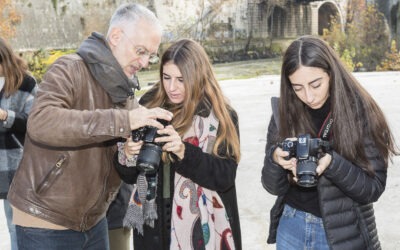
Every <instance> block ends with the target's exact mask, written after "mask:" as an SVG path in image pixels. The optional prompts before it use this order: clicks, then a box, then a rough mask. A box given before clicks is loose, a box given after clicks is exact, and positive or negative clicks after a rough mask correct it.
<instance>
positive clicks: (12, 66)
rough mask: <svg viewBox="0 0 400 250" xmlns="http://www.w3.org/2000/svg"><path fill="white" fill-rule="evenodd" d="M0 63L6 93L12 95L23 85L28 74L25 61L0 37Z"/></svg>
mask: <svg viewBox="0 0 400 250" xmlns="http://www.w3.org/2000/svg"><path fill="white" fill-rule="evenodd" d="M0 65H1V67H2V68H3V75H4V77H5V83H4V87H3V89H4V95H5V96H10V95H11V94H13V93H14V92H16V91H17V90H18V88H19V87H20V86H21V84H22V81H23V80H24V76H25V75H26V74H28V66H27V65H26V63H25V61H24V60H23V59H22V58H20V57H19V56H17V55H15V53H14V51H13V50H12V48H11V46H10V45H9V44H8V43H7V42H6V41H5V40H4V39H3V38H1V37H0Z"/></svg>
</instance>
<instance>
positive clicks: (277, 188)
mask: <svg viewBox="0 0 400 250" xmlns="http://www.w3.org/2000/svg"><path fill="white" fill-rule="evenodd" d="M277 135H278V128H277V127H276V123H275V119H274V116H272V117H271V120H270V122H269V126H268V132H267V144H266V146H265V157H264V166H263V168H262V171H261V183H262V185H263V187H264V188H265V189H266V190H267V191H268V192H269V193H271V194H272V195H283V194H285V193H286V192H287V190H288V189H289V187H290V183H289V179H288V171H287V170H285V169H283V168H282V167H281V166H279V165H278V164H276V163H275V162H274V161H273V160H272V154H273V152H274V151H275V149H276V140H277Z"/></svg>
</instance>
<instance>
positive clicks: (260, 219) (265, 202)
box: [0, 72, 400, 250]
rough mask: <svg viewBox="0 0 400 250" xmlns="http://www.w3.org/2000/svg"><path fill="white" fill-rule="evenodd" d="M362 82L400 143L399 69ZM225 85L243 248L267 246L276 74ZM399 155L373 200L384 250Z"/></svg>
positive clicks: (0, 229) (1, 243) (399, 244)
mask: <svg viewBox="0 0 400 250" xmlns="http://www.w3.org/2000/svg"><path fill="white" fill-rule="evenodd" d="M356 77H357V78H358V79H359V80H360V82H361V83H362V85H363V86H364V87H365V88H366V89H367V90H368V91H369V92H370V93H371V94H372V95H373V97H374V98H375V99H376V100H377V102H378V103H379V105H380V106H381V107H382V109H383V110H384V112H385V114H386V116H387V119H388V121H389V123H390V124H391V127H392V129H393V132H394V133H395V137H396V140H397V142H398V144H399V145H400V101H399V97H398V96H399V95H400V72H384V73H360V74H356ZM221 85H222V87H223V89H224V91H225V94H226V96H227V97H228V98H229V99H230V100H231V103H232V106H233V107H234V108H235V109H236V111H237V112H238V114H239V119H240V120H239V121H240V131H241V132H240V133H241V145H242V160H241V162H240V166H239V170H238V174H237V189H238V190H237V192H238V199H239V209H240V218H241V226H242V240H243V249H245V250H269V249H275V246H274V245H267V244H266V237H267V229H268V226H269V210H270V208H271V207H272V204H273V202H274V200H275V197H273V196H272V195H270V194H268V193H267V191H265V190H264V189H263V187H262V185H261V183H260V176H261V168H262V165H263V159H264V147H265V136H266V131H267V125H268V122H269V119H270V116H271V105H270V97H271V96H276V95H278V93H279V77H278V76H261V77H258V78H253V79H246V80H227V81H222V82H221ZM399 167H400V157H396V158H394V161H393V163H392V164H391V166H390V169H389V174H388V180H387V186H386V191H385V193H384V194H383V195H382V197H381V198H380V200H379V201H378V202H377V203H376V204H375V215H376V220H377V226H378V233H379V237H380V240H381V243H382V247H383V249H385V250H400V230H399V228H398V227H399V225H400V215H399V213H398V211H399V209H400V168H399ZM0 249H1V250H3V249H4V250H8V249H9V239H8V234H7V229H6V222H5V218H4V212H3V204H2V202H0Z"/></svg>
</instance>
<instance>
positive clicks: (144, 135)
mask: <svg viewBox="0 0 400 250" xmlns="http://www.w3.org/2000/svg"><path fill="white" fill-rule="evenodd" d="M157 121H159V122H160V123H161V124H162V125H164V127H165V126H167V125H168V124H169V122H168V121H166V120H162V119H157ZM157 130H158V128H156V127H152V126H145V127H141V128H138V129H135V130H132V140H133V141H134V142H138V141H140V140H142V141H143V145H142V148H141V149H140V152H139V155H138V157H137V160H136V166H137V167H138V168H139V169H140V170H141V171H144V172H145V173H146V174H147V173H149V174H152V173H155V172H157V170H158V167H159V165H160V160H161V154H162V147H163V146H164V144H165V143H159V142H155V141H154V139H156V138H158V137H161V136H163V135H159V134H157Z"/></svg>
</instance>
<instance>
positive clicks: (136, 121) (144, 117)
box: [129, 106, 173, 130]
mask: <svg viewBox="0 0 400 250" xmlns="http://www.w3.org/2000/svg"><path fill="white" fill-rule="evenodd" d="M172 116H173V115H172V113H171V112H169V111H167V110H165V109H162V108H152V109H148V108H145V107H143V106H140V107H139V108H136V109H132V110H129V123H130V126H131V130H135V129H138V128H141V127H144V126H152V127H156V128H159V129H163V128H164V126H163V125H162V124H161V123H160V122H158V121H157V120H156V119H163V120H167V121H171V119H172Z"/></svg>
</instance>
